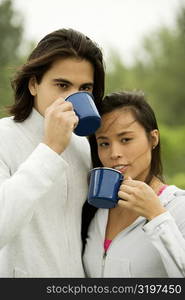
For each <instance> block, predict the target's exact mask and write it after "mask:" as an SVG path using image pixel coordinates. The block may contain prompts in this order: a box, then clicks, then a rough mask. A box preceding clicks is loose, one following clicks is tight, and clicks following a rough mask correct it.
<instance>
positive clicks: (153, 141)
mask: <svg viewBox="0 0 185 300" xmlns="http://www.w3.org/2000/svg"><path fill="white" fill-rule="evenodd" d="M150 135H151V146H152V149H155V147H156V146H157V145H158V143H159V130H157V129H154V130H152V131H151V132H150Z"/></svg>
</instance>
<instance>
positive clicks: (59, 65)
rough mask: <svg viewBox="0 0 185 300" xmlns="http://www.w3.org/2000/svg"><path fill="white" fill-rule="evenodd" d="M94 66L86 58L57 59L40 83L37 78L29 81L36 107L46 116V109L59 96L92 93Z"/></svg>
mask: <svg viewBox="0 0 185 300" xmlns="http://www.w3.org/2000/svg"><path fill="white" fill-rule="evenodd" d="M93 83H94V67H93V65H92V64H91V63H90V62H89V61H87V60H84V59H77V58H65V59H58V60H56V61H55V62H54V63H53V64H52V66H51V68H50V69H49V70H48V71H47V72H46V73H45V74H44V75H43V78H42V80H41V82H40V83H39V84H38V83H37V81H36V79H35V78H31V79H30V81H29V90H30V93H31V94H32V95H33V96H34V107H35V108H36V110H37V111H38V112H39V113H40V114H41V115H43V116H44V113H45V110H46V108H47V107H48V106H50V105H51V104H52V103H53V102H54V101H55V100H57V99H58V98H59V97H63V98H66V97H67V96H69V95H71V94H73V93H75V92H78V91H87V92H90V93H92V91H93Z"/></svg>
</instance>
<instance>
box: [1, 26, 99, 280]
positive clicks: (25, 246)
mask: <svg viewBox="0 0 185 300" xmlns="http://www.w3.org/2000/svg"><path fill="white" fill-rule="evenodd" d="M12 86H13V89H14V95H15V103H14V105H13V106H12V107H11V108H10V113H11V115H12V116H11V117H8V118H3V119H1V120H0V277H84V271H83V267H82V262H81V236H80V232H81V210H82V205H83V203H84V201H85V199H86V195H87V174H88V171H89V169H90V167H91V160H90V150H89V144H88V141H87V139H86V137H79V136H77V135H75V134H74V133H73V129H74V128H75V126H76V125H77V123H78V117H77V116H76V115H75V112H74V111H73V107H72V104H71V103H70V102H68V101H66V102H65V100H64V99H65V98H66V97H67V96H68V95H70V94H72V93H74V92H77V91H88V92H92V93H93V95H94V98H95V104H96V105H97V106H98V103H99V101H101V99H102V96H103V93H104V67H103V58H102V53H101V50H100V49H99V48H98V46H97V45H96V44H95V43H94V42H92V41H91V40H90V39H89V38H88V37H86V36H84V35H83V34H82V33H80V32H77V31H75V30H72V29H61V30H57V31H55V32H52V33H50V34H48V35H46V36H45V37H44V38H43V39H42V40H41V41H40V42H39V43H38V45H37V46H36V48H35V49H34V50H33V52H32V53H31V55H30V56H29V58H28V61H27V62H26V64H25V65H23V66H22V68H21V69H20V70H19V71H18V73H17V74H16V77H15V79H14V81H13V82H12Z"/></svg>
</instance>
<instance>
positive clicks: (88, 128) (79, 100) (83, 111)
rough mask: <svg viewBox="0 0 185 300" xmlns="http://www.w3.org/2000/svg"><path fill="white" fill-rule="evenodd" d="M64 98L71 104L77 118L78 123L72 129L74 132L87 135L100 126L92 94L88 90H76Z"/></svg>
mask: <svg viewBox="0 0 185 300" xmlns="http://www.w3.org/2000/svg"><path fill="white" fill-rule="evenodd" d="M65 100H66V101H70V102H71V103H72V104H73V108H74V111H75V113H76V115H77V116H78V118H79V122H78V125H77V127H76V128H75V129H74V133H75V134H77V135H79V136H88V135H90V134H92V133H94V132H95V131H96V130H97V129H98V128H99V127H100V125H101V117H100V115H99V113H98V110H97V108H96V105H95V103H94V98H93V95H92V94H90V93H88V92H76V93H74V94H71V95H70V96H68V97H67V98H66V99H65Z"/></svg>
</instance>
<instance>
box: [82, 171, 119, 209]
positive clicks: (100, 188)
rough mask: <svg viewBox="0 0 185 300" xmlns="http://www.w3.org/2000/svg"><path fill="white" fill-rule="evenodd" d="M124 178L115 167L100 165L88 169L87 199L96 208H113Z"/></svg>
mask: <svg viewBox="0 0 185 300" xmlns="http://www.w3.org/2000/svg"><path fill="white" fill-rule="evenodd" d="M123 179H124V176H123V174H122V173H121V172H120V171H118V170H115V169H112V168H106V167H100V168H94V169H92V170H91V171H90V184H89V190H88V198H87V201H88V203H89V204H91V205H93V206H95V207H98V208H113V207H115V206H116V205H117V202H118V200H119V197H118V191H119V188H120V185H121V183H122V181H123Z"/></svg>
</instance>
